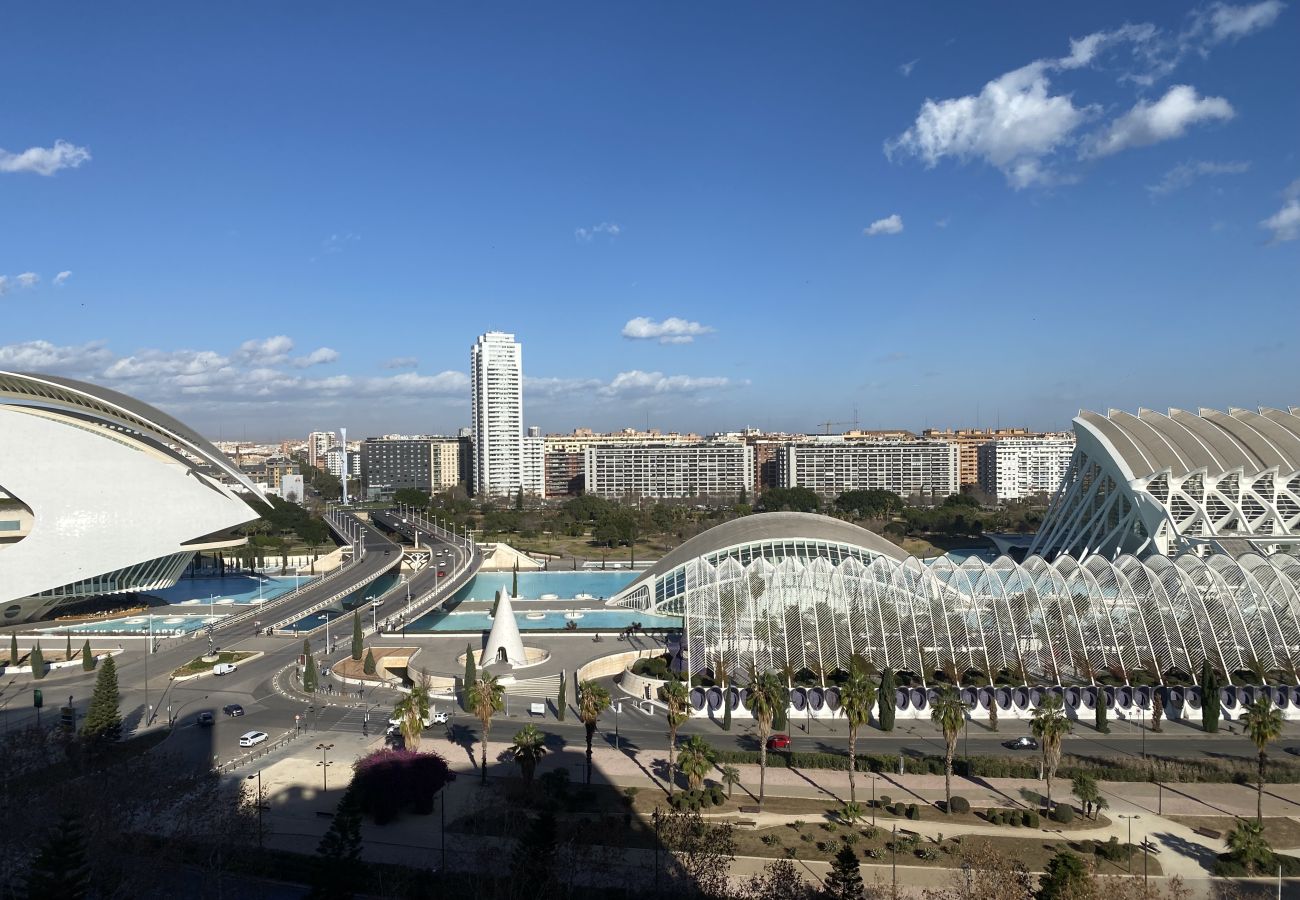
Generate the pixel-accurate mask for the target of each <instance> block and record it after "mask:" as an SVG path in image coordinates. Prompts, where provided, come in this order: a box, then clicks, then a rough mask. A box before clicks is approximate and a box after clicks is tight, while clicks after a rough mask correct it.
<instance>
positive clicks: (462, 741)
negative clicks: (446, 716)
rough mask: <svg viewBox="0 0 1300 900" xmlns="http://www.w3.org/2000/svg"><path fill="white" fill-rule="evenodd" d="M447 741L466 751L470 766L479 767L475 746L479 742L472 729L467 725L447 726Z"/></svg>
mask: <svg viewBox="0 0 1300 900" xmlns="http://www.w3.org/2000/svg"><path fill="white" fill-rule="evenodd" d="M447 740H448V741H450V742H451V743H453V744H455V745H456V746H458V747H460V748H462V749H463V750H464V751H465V755H466V756H467V757H468V758H469V761H470V764H471V765H473V766H475V767H477V766H478V760H477V759H475V757H474V745H475V744H476V743H477V742H478V738H477V737H476V736H475V734H474V732H473V730H472V729H470V728H469V727H468V726H466V725H458V724H455V723H453V724H451V725H448V726H447Z"/></svg>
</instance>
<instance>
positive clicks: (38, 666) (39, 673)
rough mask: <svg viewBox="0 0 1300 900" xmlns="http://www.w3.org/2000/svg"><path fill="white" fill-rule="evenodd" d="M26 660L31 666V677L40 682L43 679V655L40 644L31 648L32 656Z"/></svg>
mask: <svg viewBox="0 0 1300 900" xmlns="http://www.w3.org/2000/svg"><path fill="white" fill-rule="evenodd" d="M28 659H29V660H30V662H31V664H32V677H33V678H35V679H36V680H37V681H40V680H41V679H42V678H44V677H45V654H43V653H41V645H40V644H37V645H36V646H35V647H33V648H32V655H31V656H30V657H29V658H28Z"/></svg>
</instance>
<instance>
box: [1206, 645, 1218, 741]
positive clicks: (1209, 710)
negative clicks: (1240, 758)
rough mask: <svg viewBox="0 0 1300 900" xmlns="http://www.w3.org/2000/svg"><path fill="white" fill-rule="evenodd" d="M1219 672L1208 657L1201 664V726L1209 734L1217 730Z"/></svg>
mask: <svg viewBox="0 0 1300 900" xmlns="http://www.w3.org/2000/svg"><path fill="white" fill-rule="evenodd" d="M1220 712H1221V710H1220V707H1219V673H1218V672H1216V671H1215V670H1214V666H1212V665H1211V664H1210V661H1209V660H1208V659H1206V660H1205V662H1203V663H1202V664H1201V727H1202V728H1204V729H1205V731H1206V732H1207V733H1209V734H1214V733H1216V732H1217V731H1218V730H1219V714H1220Z"/></svg>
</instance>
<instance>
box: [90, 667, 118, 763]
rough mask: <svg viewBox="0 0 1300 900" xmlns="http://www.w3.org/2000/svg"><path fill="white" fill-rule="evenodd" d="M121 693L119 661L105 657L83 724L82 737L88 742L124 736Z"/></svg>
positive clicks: (107, 740)
mask: <svg viewBox="0 0 1300 900" xmlns="http://www.w3.org/2000/svg"><path fill="white" fill-rule="evenodd" d="M121 704H122V696H121V693H120V692H119V691H118V689H117V663H115V662H114V661H113V657H111V656H109V657H105V659H104V664H103V665H102V666H100V667H99V674H98V675H96V676H95V691H94V693H92V694H91V695H90V709H88V710H87V711H86V721H85V723H84V724H83V725H82V726H81V739H82V740H83V741H85V742H86V743H87V744H92V745H103V744H111V743H113V742H114V741H116V740H118V739H119V738H121V736H122V713H121V710H120V706H121Z"/></svg>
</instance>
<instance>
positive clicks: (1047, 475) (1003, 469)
mask: <svg viewBox="0 0 1300 900" xmlns="http://www.w3.org/2000/svg"><path fill="white" fill-rule="evenodd" d="M978 453H979V484H980V488H981V489H982V490H983V491H984V492H985V493H986V494H988V495H989V496H990V497H995V498H997V499H998V500H1003V501H1005V500H1022V499H1024V498H1026V497H1033V496H1034V495H1036V494H1049V495H1050V494H1052V493H1053V492H1054V491H1055V490H1056V489H1057V487H1059V486H1060V484H1061V479H1062V478H1064V477H1065V472H1066V470H1067V469H1069V467H1070V458H1071V457H1072V456H1073V455H1074V435H1072V434H1052V435H1042V436H1038V437H1009V438H1002V439H1001V440H996V441H989V442H988V443H987V444H982V445H981V446H980V448H979V451H978Z"/></svg>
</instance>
